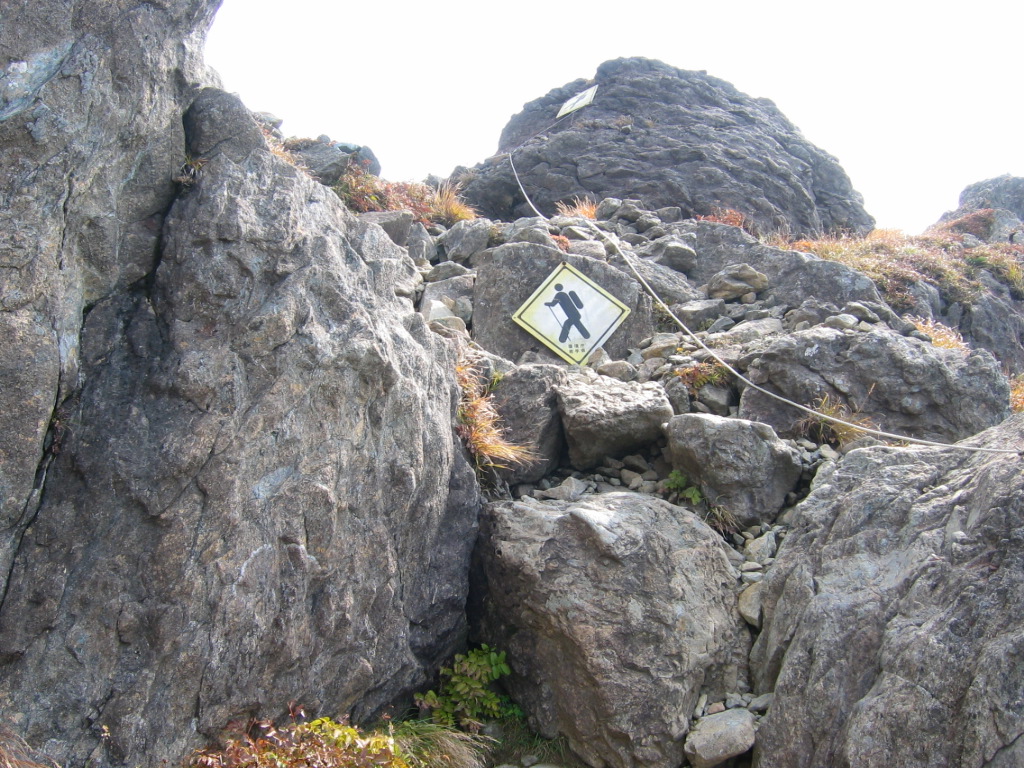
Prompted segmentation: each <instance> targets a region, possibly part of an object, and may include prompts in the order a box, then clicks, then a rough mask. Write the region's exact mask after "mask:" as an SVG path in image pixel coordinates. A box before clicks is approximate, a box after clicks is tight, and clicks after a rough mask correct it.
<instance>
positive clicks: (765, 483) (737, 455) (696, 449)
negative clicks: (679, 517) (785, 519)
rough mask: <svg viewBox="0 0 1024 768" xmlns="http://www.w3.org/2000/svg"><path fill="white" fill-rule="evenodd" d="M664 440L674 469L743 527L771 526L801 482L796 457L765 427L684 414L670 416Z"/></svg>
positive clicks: (746, 422) (715, 417)
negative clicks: (724, 509) (760, 524)
mask: <svg viewBox="0 0 1024 768" xmlns="http://www.w3.org/2000/svg"><path fill="white" fill-rule="evenodd" d="M665 435H666V437H667V438H668V449H669V455H670V456H671V457H672V464H673V466H675V468H676V469H678V470H680V471H681V472H683V473H684V474H685V475H686V476H687V477H688V478H690V479H692V480H693V481H695V482H696V483H697V484H698V485H699V486H700V489H701V492H702V493H703V494H704V497H705V498H706V499H707V500H708V502H709V503H711V504H713V505H716V506H722V507H725V508H726V509H727V510H729V511H730V512H731V513H732V514H733V515H734V516H735V517H736V519H737V520H738V522H739V523H740V524H741V525H742V526H743V527H745V528H746V527H749V526H751V525H757V524H759V523H762V522H772V521H773V520H774V519H775V516H776V515H777V514H778V512H779V509H781V507H782V505H783V503H784V502H785V500H786V494H787V493H789V492H790V491H792V490H793V489H794V488H795V487H796V484H797V481H798V480H799V479H800V473H801V471H802V467H801V464H800V452H799V451H797V450H796V449H795V448H793V447H791V446H789V445H786V444H785V443H784V442H782V441H781V440H780V439H779V438H778V436H777V435H776V434H775V430H773V429H772V428H771V427H769V426H768V425H767V424H758V423H757V422H753V421H747V420H745V419H728V418H724V417H721V416H712V415H710V414H703V413H687V414H682V415H679V416H673V417H672V418H671V419H670V420H669V422H668V424H667V425H666V426H665Z"/></svg>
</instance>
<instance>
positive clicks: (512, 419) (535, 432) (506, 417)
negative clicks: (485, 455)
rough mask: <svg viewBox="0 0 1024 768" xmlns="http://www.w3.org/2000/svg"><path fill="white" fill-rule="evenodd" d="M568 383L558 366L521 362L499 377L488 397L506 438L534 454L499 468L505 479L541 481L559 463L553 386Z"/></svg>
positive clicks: (560, 439)
mask: <svg viewBox="0 0 1024 768" xmlns="http://www.w3.org/2000/svg"><path fill="white" fill-rule="evenodd" d="M568 383H569V374H568V372H567V370H566V369H565V367H564V366H561V365H544V364H536V365H520V366H517V367H515V368H513V369H512V370H511V371H509V372H508V373H506V374H504V375H503V376H501V377H500V379H499V381H498V382H497V384H496V385H495V387H494V391H493V393H492V395H491V396H492V399H493V401H494V406H495V408H496V409H497V411H498V414H499V415H500V416H501V422H502V427H503V428H504V431H505V439H506V440H508V441H509V442H510V443H513V444H515V445H522V446H525V447H526V448H528V449H529V450H530V452H531V453H532V454H533V456H534V459H533V460H532V461H529V462H525V463H523V464H520V465H517V466H510V467H508V468H506V469H502V470H499V473H498V474H499V475H500V476H501V477H502V479H503V480H505V482H507V483H510V484H511V483H528V482H533V481H534V480H540V479H541V478H542V477H544V476H545V475H547V474H548V473H549V472H551V470H553V469H555V468H556V467H557V466H558V463H559V461H560V460H561V458H562V453H563V452H564V451H565V434H564V432H563V430H562V420H561V418H560V416H559V413H558V398H557V395H556V389H555V388H556V387H558V386H564V385H565V384H568Z"/></svg>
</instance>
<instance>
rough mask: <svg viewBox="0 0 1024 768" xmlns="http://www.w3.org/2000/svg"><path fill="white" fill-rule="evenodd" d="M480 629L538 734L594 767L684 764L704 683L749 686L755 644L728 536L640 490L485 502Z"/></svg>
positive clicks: (711, 689) (720, 687) (716, 689)
mask: <svg viewBox="0 0 1024 768" xmlns="http://www.w3.org/2000/svg"><path fill="white" fill-rule="evenodd" d="M477 557H478V558H479V560H480V561H481V563H482V574H483V575H484V579H485V581H484V583H483V584H482V585H481V589H482V590H484V603H483V616H482V627H481V631H482V636H483V637H484V639H486V640H488V641H490V642H494V643H496V644H499V645H501V646H502V647H504V648H507V649H508V654H509V661H510V665H511V667H512V670H513V674H512V677H511V680H510V682H509V685H510V687H511V692H512V694H513V696H514V698H515V699H516V701H517V702H519V703H520V705H521V706H522V707H523V708H524V709H525V711H526V712H527V714H528V716H529V718H530V722H531V724H533V725H534V726H535V727H537V728H538V729H539V731H540V733H541V734H542V735H544V736H547V737H553V736H555V735H557V734H559V733H561V734H564V735H565V736H566V738H567V739H568V740H569V745H570V747H571V748H572V749H573V751H575V752H576V753H578V754H579V755H580V756H581V757H583V759H584V760H586V762H587V763H588V764H590V765H593V766H613V767H614V768H634V767H639V766H649V767H650V768H676V766H678V765H679V764H680V762H681V761H682V757H683V737H684V736H685V735H686V732H687V730H688V728H689V723H690V715H691V713H692V712H693V710H694V705H695V704H696V702H697V699H698V697H699V696H700V694H701V692H702V690H703V691H704V692H705V693H707V694H708V695H709V697H710V698H713V699H718V698H721V697H724V695H725V692H726V691H734V690H742V689H743V688H744V686H745V685H746V680H745V679H744V675H745V671H744V669H743V668H742V665H741V664H737V663H736V661H735V656H734V653H735V651H736V649H737V648H739V649H741V650H740V654H739V655H742V653H743V651H742V648H743V647H745V645H746V643H747V642H749V641H745V640H744V636H745V634H746V629H745V628H744V627H743V626H742V621H741V620H740V618H739V616H738V613H737V610H736V597H735V593H734V584H735V578H734V576H733V575H732V572H731V567H730V566H729V563H728V560H727V558H726V556H725V552H724V546H723V544H722V541H721V538H720V537H719V536H718V535H717V534H715V533H714V531H712V530H711V529H710V528H708V527H707V526H706V525H705V524H704V523H703V522H701V521H700V519H699V518H697V517H696V516H695V515H693V514H692V513H691V512H689V511H687V510H684V509H682V508H681V507H676V506H673V505H671V504H669V503H667V502H665V501H662V500H660V499H657V498H654V497H651V496H644V495H640V494H633V493H607V494H599V495H592V496H588V497H586V499H585V500H581V501H577V502H561V501H546V502H539V501H534V500H522V501H518V502H496V503H492V504H490V505H488V506H487V507H486V508H485V515H484V518H483V521H482V525H481V538H480V543H479V545H478V550H477Z"/></svg>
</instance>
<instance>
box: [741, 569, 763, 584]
mask: <svg viewBox="0 0 1024 768" xmlns="http://www.w3.org/2000/svg"><path fill="white" fill-rule="evenodd" d="M763 578H764V574H763V573H761V572H758V571H748V572H747V573H741V574H740V579H741V580H742V581H743V583H744V584H757V583H758V582H759V581H761V579H763Z"/></svg>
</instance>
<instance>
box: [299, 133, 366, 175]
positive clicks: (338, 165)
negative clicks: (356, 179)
mask: <svg viewBox="0 0 1024 768" xmlns="http://www.w3.org/2000/svg"><path fill="white" fill-rule="evenodd" d="M285 147H286V148H288V149H289V150H290V151H292V152H293V153H294V154H295V155H296V157H298V159H299V162H301V163H302V165H303V167H305V168H306V170H308V171H309V172H310V173H311V174H312V175H313V178H315V179H316V180H317V181H319V182H320V183H321V184H326V185H327V186H331V185H333V184H337V183H338V180H339V179H340V178H341V177H342V175H343V174H344V173H345V171H347V170H348V169H349V168H350V167H351V166H353V165H355V166H357V167H359V168H362V169H363V170H365V171H366V172H367V173H372V174H373V175H374V176H379V175H380V170H381V168H380V161H378V160H377V156H376V155H375V154H374V153H373V150H372V149H370V148H369V147H361V146H359V145H357V144H349V143H346V142H341V141H334V140H333V139H331V137H330V136H320V137H318V138H316V139H314V140H309V139H288V140H287V141H286V142H285Z"/></svg>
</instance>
